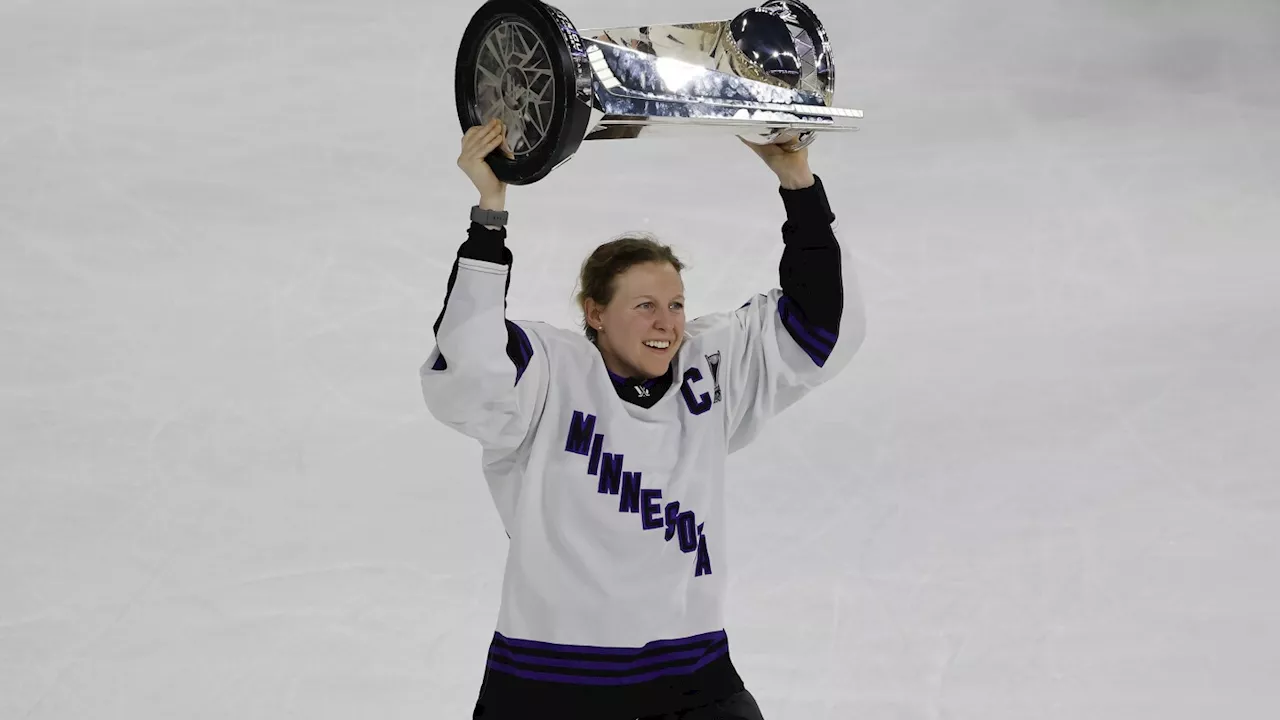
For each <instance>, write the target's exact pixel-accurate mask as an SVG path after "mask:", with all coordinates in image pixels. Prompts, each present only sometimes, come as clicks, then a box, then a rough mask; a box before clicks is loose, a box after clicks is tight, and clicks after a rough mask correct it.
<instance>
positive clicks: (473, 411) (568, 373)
mask: <svg viewBox="0 0 1280 720" xmlns="http://www.w3.org/2000/svg"><path fill="white" fill-rule="evenodd" d="M504 138H505V133H504V128H503V127H502V125H501V123H500V122H498V121H494V122H491V123H489V124H487V125H478V126H476V127H473V128H471V129H470V130H468V131H467V132H466V134H465V135H464V136H463V139H462V150H461V153H460V155H459V157H458V163H457V164H458V167H459V168H461V169H462V171H463V172H464V173H466V175H467V176H468V177H469V178H470V179H471V182H472V183H473V184H474V185H475V187H476V189H477V190H478V191H479V193H480V202H479V204H478V206H477V207H476V208H474V209H473V221H472V224H471V226H470V230H469V234H468V238H467V240H466V242H464V243H463V244H462V246H461V248H460V249H459V251H458V258H457V261H456V262H455V265H454V268H453V273H452V275H451V277H450V280H449V289H448V293H447V296H446V300H445V307H444V309H443V310H442V312H441V313H440V316H439V318H438V319H437V321H436V323H435V332H436V342H437V347H436V349H435V350H434V351H433V352H432V354H431V357H429V358H428V360H427V362H426V363H425V364H424V365H423V366H422V369H421V373H420V374H421V383H422V390H423V395H424V398H425V400H426V403H427V406H428V408H429V409H430V411H431V413H432V414H433V415H434V416H435V417H436V418H437V419H439V420H440V421H441V422H443V423H445V424H446V425H448V426H450V427H452V428H454V429H456V430H458V431H460V432H462V433H464V434H466V435H468V436H470V437H473V438H476V439H477V440H479V441H480V443H481V446H482V448H483V451H484V452H483V471H484V475H485V478H486V480H487V481H488V483H489V488H490V491H491V493H492V495H493V499H494V502H495V505H496V506H497V508H498V511H499V514H500V515H501V517H502V521H503V524H504V526H505V527H506V529H507V533H508V535H510V537H511V548H510V552H509V555H508V559H507V568H506V573H505V578H504V582H503V590H502V607H501V611H500V613H499V621H498V630H497V632H496V633H495V635H494V639H493V642H492V644H491V646H490V650H489V660H488V663H487V668H486V671H485V677H484V683H483V686H482V689H481V692H480V698H479V700H478V702H477V706H476V711H475V714H474V718H485V719H486V720H489V719H495V720H496V719H501V720H505V719H506V718H517V717H518V718H531V717H555V718H582V719H583V720H588V719H589V720H634V718H637V717H644V718H653V719H654V720H656V719H657V718H661V719H662V720H674V719H675V718H680V719H681V720H739V719H741V720H747V719H757V720H758V719H759V718H760V717H761V715H760V711H759V709H758V708H757V707H756V703H755V701H754V700H753V699H752V697H751V695H750V693H748V692H747V691H746V689H745V688H744V686H743V683H742V680H741V679H740V677H739V676H738V674H737V672H736V670H735V669H734V667H733V664H732V662H731V660H730V658H729V651H728V638H727V635H726V633H725V630H724V624H723V602H724V589H725V585H726V568H725V566H724V564H723V563H722V562H720V560H721V557H722V556H723V553H724V549H723V543H724V542H725V532H724V520H723V514H724V490H725V477H724V463H725V456H726V455H728V453H730V452H733V451H735V450H737V449H739V448H741V447H744V446H745V445H746V444H747V443H749V442H750V441H751V439H752V438H754V437H755V436H756V435H757V434H758V433H759V432H760V430H761V429H762V427H763V426H764V425H765V423H766V421H767V420H768V419H769V418H771V417H772V416H774V415H776V414H777V413H779V412H781V411H782V410H784V409H785V408H787V407H788V406H790V405H792V404H793V403H795V402H796V401H798V400H799V399H800V398H801V397H803V396H804V395H806V394H807V393H808V392H809V391H810V390H812V389H813V388H814V387H817V386H818V385H819V384H821V383H822V382H824V381H825V380H827V379H829V378H830V377H831V376H832V375H834V374H835V373H836V372H838V371H839V370H840V369H841V368H842V367H843V366H844V365H845V364H846V363H847V362H848V360H849V359H850V358H851V357H852V355H853V354H854V352H855V351H856V349H857V347H858V346H859V345H860V343H861V341H862V337H863V327H864V325H863V315H862V308H861V302H860V298H859V295H858V291H857V288H856V285H855V283H854V278H853V275H852V273H851V272H850V271H849V263H848V262H847V260H846V256H845V254H844V253H842V251H841V247H840V245H839V243H838V241H837V239H836V236H835V234H834V232H833V229H832V222H833V220H834V216H833V214H832V212H831V209H830V206H829V205H828V204H827V199H826V195H825V191H824V189H823V186H822V182H821V179H820V178H818V177H817V176H815V175H813V173H812V172H811V170H810V168H809V163H808V149H807V148H801V149H798V150H794V151H790V150H791V149H790V148H787V147H786V146H783V145H776V144H771V145H763V146H758V145H754V144H751V143H745V144H747V145H748V146H749V147H751V148H752V149H753V150H754V151H755V152H756V154H757V155H759V156H760V157H761V158H762V159H763V161H764V162H765V164H766V166H767V167H768V168H769V169H770V170H772V171H773V172H774V173H775V175H776V176H777V179H778V182H779V184H780V188H779V193H780V194H781V196H782V201H783V206H784V208H785V210H786V214H787V220H786V222H785V224H784V225H783V228H782V236H783V242H784V243H785V250H784V252H783V256H782V261H781V263H780V267H779V284H780V288H777V289H774V290H772V291H770V292H768V293H766V294H761V295H756V296H755V297H754V298H752V299H751V300H748V301H747V302H746V304H745V305H743V306H742V307H741V308H739V309H737V310H736V311H732V312H723V313H713V314H708V315H703V316H701V317H698V318H696V319H692V320H686V317H685V308H684V286H683V282H682V280H681V278H680V269H681V268H682V265H681V264H680V261H679V260H678V259H677V258H676V256H675V255H674V254H673V253H672V251H671V249H670V248H668V247H667V246H664V245H661V244H659V243H657V242H655V241H654V240H652V239H651V238H647V237H641V236H624V237H622V238H619V239H616V240H614V241H611V242H609V243H605V244H603V245H601V246H600V247H598V248H597V249H596V250H595V251H594V252H593V253H592V254H591V256H590V257H588V258H587V260H586V262H584V263H583V265H582V272H581V275H580V282H581V291H580V292H579V294H578V297H579V302H580V307H581V309H582V311H583V331H582V332H575V331H569V330H564V329H560V328H555V327H552V326H549V325H547V324H545V323H540V322H526V321H513V320H511V319H508V318H507V317H506V316H505V305H506V303H505V293H506V288H507V283H508V277H509V276H508V272H509V270H510V267H511V263H512V251H511V250H510V249H509V248H507V247H506V245H505V239H506V230H505V227H504V225H503V222H504V221H505V218H503V217H502V216H501V214H500V213H502V211H503V210H504V205H505V198H506V189H507V184H506V183H503V182H502V181H500V180H499V179H498V178H497V177H496V176H495V175H494V173H493V171H492V169H491V168H490V166H489V164H488V163H487V162H486V161H485V158H486V156H487V155H489V154H490V153H491V152H494V151H495V150H498V151H500V152H506V153H508V154H509V150H506V149H505V148H504V144H505V143H504Z"/></svg>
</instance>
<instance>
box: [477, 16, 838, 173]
mask: <svg viewBox="0 0 1280 720" xmlns="http://www.w3.org/2000/svg"><path fill="white" fill-rule="evenodd" d="M454 92H455V99H456V101H457V108H458V120H459V122H460V124H461V125H462V129H463V131H464V132H465V131H466V130H468V129H470V128H471V127H474V126H476V125H480V124H483V123H486V122H488V121H489V120H491V119H493V118H499V119H501V120H502V122H503V124H504V126H505V127H506V133H507V136H506V139H507V143H508V145H509V146H510V148H511V150H512V154H513V157H510V158H508V157H507V156H506V155H505V154H503V153H502V152H500V151H497V150H495V151H494V152H492V153H490V155H489V156H488V157H487V158H486V161H487V162H488V163H489V165H490V166H491V167H492V168H493V170H494V174H495V175H497V176H498V178H499V179H500V180H502V181H504V182H507V183H510V184H514V185H526V184H529V183H533V182H537V181H538V180H541V179H542V178H544V177H546V176H547V175H548V174H549V173H550V172H551V171H552V170H554V169H555V168H557V167H559V166H560V165H562V164H564V163H565V162H568V161H569V160H570V159H571V158H572V157H573V156H574V154H575V153H576V152H577V151H578V149H579V147H580V145H581V144H582V142H583V141H584V140H607V139H630V138H637V137H649V136H660V135H667V134H682V135H683V134H689V133H691V132H695V131H706V130H709V131H713V132H722V133H729V134H735V135H738V136H739V137H741V138H743V139H744V140H747V141H748V142H753V143H757V144H768V143H786V144H787V145H788V148H789V149H793V150H794V149H798V148H801V147H804V146H806V145H808V144H809V143H811V142H813V140H814V139H815V138H816V137H817V136H816V133H818V132H829V131H853V130H857V127H856V126H855V125H854V124H853V123H854V121H856V120H857V119H860V118H861V117H862V111H860V110H853V109H846V108H837V107H833V106H832V102H833V99H834V96H835V66H834V61H833V58H832V53H831V43H830V41H829V39H828V37H827V33H826V29H825V28H824V27H823V25H822V23H821V22H820V21H819V20H818V18H817V16H816V15H815V14H814V13H813V11H812V10H810V9H809V7H808V6H806V5H805V4H804V3H802V2H799V0H767V1H766V2H764V3H762V4H760V5H758V6H756V7H753V8H749V9H747V10H745V11H743V12H741V13H739V14H738V15H737V16H736V17H734V18H733V19H731V20H725V21H711V22H697V23H682V24H673V25H644V26H639V27H618V28H605V29H600V30H583V31H579V30H578V29H577V28H576V27H575V26H574V25H573V23H572V22H571V21H570V20H569V18H568V17H567V16H565V14H564V13H562V12H561V11H560V10H558V9H556V8H555V7H552V6H551V5H548V4H546V3H544V2H541V1H540V0H489V2H486V3H485V4H484V5H482V6H481V7H480V9H479V10H477V11H476V13H475V15H474V16H473V17H472V18H471V21H470V23H469V24H468V25H467V28H466V30H465V31H464V33H463V37H462V43H461V45H460V46H459V48H458V59H457V64H456V66H455V77H454Z"/></svg>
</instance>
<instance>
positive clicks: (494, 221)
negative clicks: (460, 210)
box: [471, 205, 507, 227]
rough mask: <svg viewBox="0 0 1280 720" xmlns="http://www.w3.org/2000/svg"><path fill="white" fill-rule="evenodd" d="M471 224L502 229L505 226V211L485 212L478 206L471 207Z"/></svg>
mask: <svg viewBox="0 0 1280 720" xmlns="http://www.w3.org/2000/svg"><path fill="white" fill-rule="evenodd" d="M471 222H475V223H480V224H481V225H493V226H494V227H502V226H504V225H506V224H507V211H506V210H485V209H484V208H481V207H480V206H479V205H472V206H471Z"/></svg>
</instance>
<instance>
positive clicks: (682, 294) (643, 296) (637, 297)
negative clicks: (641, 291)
mask: <svg viewBox="0 0 1280 720" xmlns="http://www.w3.org/2000/svg"><path fill="white" fill-rule="evenodd" d="M641 298H649V299H650V300H657V299H658V298H656V297H654V296H652V295H636V296H635V299H636V300H639V299H641ZM671 299H672V300H683V299H684V293H680V294H679V295H676V296H675V297H673V298H671Z"/></svg>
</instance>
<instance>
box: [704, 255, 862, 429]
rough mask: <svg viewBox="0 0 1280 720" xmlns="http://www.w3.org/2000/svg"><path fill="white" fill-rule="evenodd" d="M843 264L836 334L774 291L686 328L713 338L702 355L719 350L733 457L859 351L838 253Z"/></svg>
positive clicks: (850, 282)
mask: <svg viewBox="0 0 1280 720" xmlns="http://www.w3.org/2000/svg"><path fill="white" fill-rule="evenodd" d="M840 259H841V283H842V286H843V304H842V310H841V314H840V324H839V328H838V331H837V333H836V334H835V335H832V334H831V333H830V332H829V331H824V330H821V329H819V328H814V327H811V326H808V325H806V323H805V322H804V320H803V318H802V317H801V316H800V314H799V313H797V312H796V311H795V306H794V304H792V303H790V302H789V300H790V299H789V298H788V297H787V296H786V295H785V294H784V293H783V291H782V290H781V289H778V288H775V289H773V290H770V291H769V292H768V293H766V294H762V295H757V296H756V297H754V298H752V299H751V300H750V301H748V302H747V303H746V304H745V305H743V306H742V307H740V308H738V309H737V310H735V311H733V312H730V313H719V314H714V315H709V316H706V317H702V318H698V319H697V320H694V321H692V322H691V323H690V325H693V326H696V327H698V328H699V329H700V330H701V332H703V333H706V334H708V335H710V336H714V338H715V339H714V340H713V339H712V338H711V337H708V341H709V344H708V345H706V347H707V348H715V347H717V346H718V347H719V350H720V352H722V353H724V357H723V358H722V359H721V361H720V368H721V369H720V371H719V374H720V375H721V377H722V378H723V380H722V382H723V388H724V393H725V398H724V401H725V422H726V433H727V437H728V451H729V452H730V453H732V452H736V451H737V450H740V449H742V448H743V447H745V446H746V445H748V444H749V443H750V442H751V441H752V440H753V439H754V438H755V437H756V435H757V434H758V433H759V432H760V430H761V428H762V427H763V426H764V425H765V423H766V422H767V421H768V420H769V419H770V418H772V417H773V416H774V415H777V414H778V413H780V412H782V411H783V410H785V409H786V408H788V407H790V406H791V405H792V404H794V403H795V402H796V401H797V400H799V399H800V398H802V397H804V396H805V395H806V394H808V392H809V391H810V390H812V389H813V388H815V387H817V386H819V385H821V384H822V383H824V382H826V381H827V380H829V379H830V378H831V377H833V376H834V375H835V374H836V373H838V372H840V370H842V369H843V368H844V367H845V366H846V365H848V364H849V361H850V360H851V359H852V358H853V355H854V353H856V352H857V350H858V348H859V347H860V346H861V345H862V341H863V338H864V337H865V335H866V315H865V311H864V308H863V304H862V295H861V291H860V289H859V287H858V282H857V276H856V274H855V273H854V269H853V262H852V259H851V258H850V256H849V253H848V251H847V250H845V249H844V247H843V246H842V247H841V250H840ZM709 351H710V350H709Z"/></svg>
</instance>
